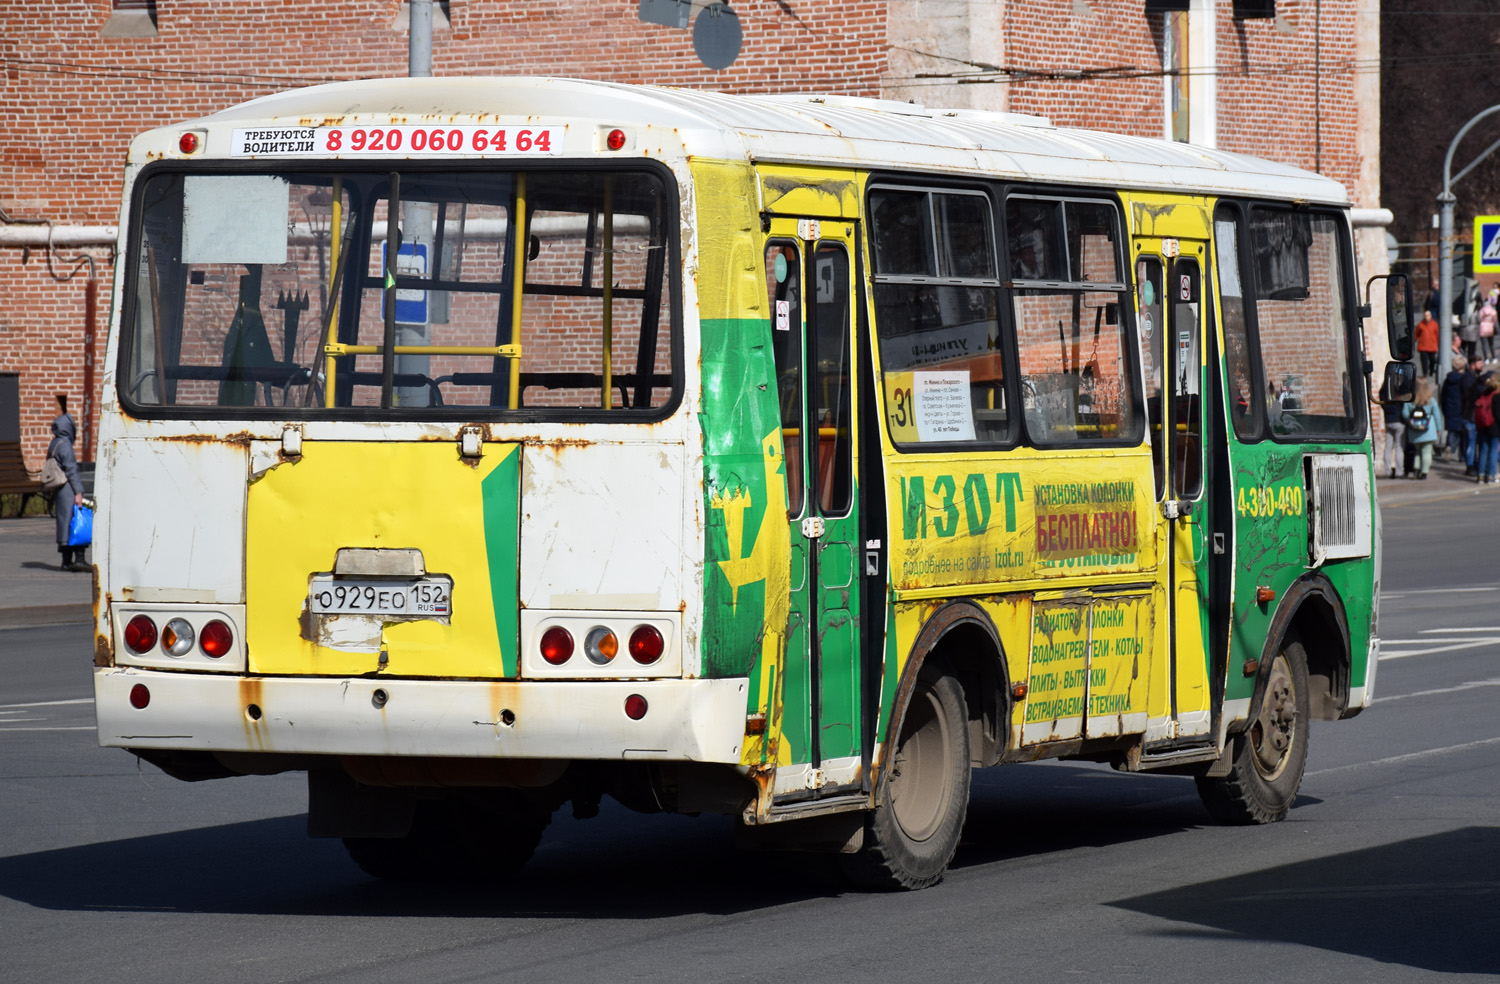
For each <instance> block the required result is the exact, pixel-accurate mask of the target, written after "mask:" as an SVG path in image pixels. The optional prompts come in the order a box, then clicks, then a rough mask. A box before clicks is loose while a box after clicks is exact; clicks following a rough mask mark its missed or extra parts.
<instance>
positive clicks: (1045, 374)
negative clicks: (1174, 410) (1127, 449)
mask: <svg viewBox="0 0 1500 984" xmlns="http://www.w3.org/2000/svg"><path fill="white" fill-rule="evenodd" d="M1005 214H1006V224H1007V236H1008V241H1009V242H1010V245H1011V249H1012V255H1011V257H1010V270H1011V275H1012V280H1011V284H1010V287H1011V305H1012V310H1013V311H1014V315H1015V325H1016V351H1017V353H1019V355H1020V362H1021V396H1022V404H1023V410H1024V412H1025V413H1024V416H1025V420H1026V432H1027V435H1028V436H1029V437H1030V439H1031V441H1032V443H1034V444H1042V445H1048V444H1086V443H1095V442H1101V441H1110V442H1130V441H1139V440H1140V424H1139V420H1140V415H1139V413H1138V412H1137V409H1136V404H1137V400H1138V399H1139V396H1138V392H1137V390H1136V388H1135V380H1134V373H1133V366H1132V363H1131V358H1132V356H1131V352H1130V346H1131V345H1132V344H1133V343H1132V342H1131V341H1130V326H1129V318H1127V317H1126V316H1125V310H1126V305H1127V304H1128V303H1129V300H1130V299H1129V287H1128V285H1127V284H1126V283H1125V273H1124V270H1123V268H1122V264H1121V262H1120V242H1121V239H1120V221H1119V213H1118V210H1117V208H1116V207H1115V205H1114V203H1113V202H1107V201H1074V200H1065V199H1059V198H1050V197H1041V196H1038V197H1030V196H1019V195H1017V196H1012V197H1011V198H1009V199H1007V200H1006V203H1005ZM1059 250H1064V251H1065V256H1066V263H1064V262H1062V261H1061V258H1060V257H1059ZM1044 259H1045V262H1044Z"/></svg>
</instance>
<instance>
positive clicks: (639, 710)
mask: <svg viewBox="0 0 1500 984" xmlns="http://www.w3.org/2000/svg"><path fill="white" fill-rule="evenodd" d="M625 716H626V717H628V718H630V720H632V721H639V720H640V719H641V718H643V717H645V716H646V698H644V697H642V696H641V695H640V694H631V695H630V696H629V697H626V698H625Z"/></svg>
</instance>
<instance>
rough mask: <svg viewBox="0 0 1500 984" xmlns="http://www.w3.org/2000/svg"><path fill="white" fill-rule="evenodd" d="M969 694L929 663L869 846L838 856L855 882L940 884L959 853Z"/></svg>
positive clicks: (868, 828)
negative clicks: (966, 704)
mask: <svg viewBox="0 0 1500 984" xmlns="http://www.w3.org/2000/svg"><path fill="white" fill-rule="evenodd" d="M964 708H965V703H964V692H963V688H962V687H961V686H960V685H959V683H958V681H957V680H956V679H955V678H954V677H953V675H952V674H951V673H949V672H947V670H946V668H945V667H944V666H942V664H941V663H939V662H937V661H931V662H928V663H927V664H925V665H924V666H923V667H922V669H921V671H920V673H919V675H918V677H917V682H916V686H915V687H914V688H913V691H912V695H911V702H910V704H909V705H908V706H907V709H906V716H905V718H904V720H903V721H902V723H901V733H900V736H899V737H898V739H897V741H896V742H895V746H894V754H893V757H892V759H891V764H890V768H889V772H888V773H887V775H886V779H885V782H884V783H883V784H882V786H881V790H880V794H879V802H878V804H877V805H876V808H875V810H874V811H873V812H872V813H871V814H870V816H869V818H868V819H867V820H866V821H865V844H864V848H863V849H862V850H861V851H859V852H858V853H855V854H845V855H840V858H841V860H842V863H843V865H844V869H845V872H846V874H847V875H848V876H849V878H850V879H851V880H852V881H853V882H854V883H855V884H857V885H860V886H862V887H864V888H874V889H883V890H891V889H918V888H927V887H928V886H930V885H936V884H937V883H938V882H939V881H941V880H942V878H943V873H944V872H945V871H947V870H948V864H949V863H950V862H951V861H952V860H953V855H954V853H955V852H957V850H958V841H959V836H960V835H961V834H962V833H963V825H964V817H965V816H966V815H967V814H968V810H969V732H968V722H967V719H966V714H965V710H964Z"/></svg>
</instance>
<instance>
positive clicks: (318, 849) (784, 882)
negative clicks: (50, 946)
mask: <svg viewBox="0 0 1500 984" xmlns="http://www.w3.org/2000/svg"><path fill="white" fill-rule="evenodd" d="M306 824H307V819H306V817H305V816H286V817H277V818H273V819H266V820H255V821H248V822H244V823H233V824H225V825H221V826H211V827H200V828H196V829H191V830H182V831H175V832H171V833H162V834H153V835H149V836H144V837H135V838H128V839H125V840H116V841H108V842H101V843H96V844H87V845H82V846H78V847H69V848H62V849H58V850H50V851H39V852H36V853H32V854H22V855H15V856H12V857H7V858H0V895H4V896H6V897H8V898H11V899H14V900H16V901H18V902H22V903H24V904H27V905H31V906H35V907H38V908H42V909H55V910H67V911H106V912H107V911H116V912H139V911H145V912H199V913H221V914H235V915H318V914H321V915H352V916H369V917H374V918H380V917H405V916H412V915H422V916H442V917H450V918H497V917H498V918H522V919H524V918H556V917H559V916H566V917H575V918H584V919H589V918H609V919H621V918H625V919H650V918H657V917H662V916H676V915H682V914H695V913H708V914H726V915H727V914H733V913H737V912H744V911H750V910H755V909H759V908H765V907H770V906H777V905H783V904H786V903H790V902H798V901H804V900H807V899H811V898H818V897H832V896H835V895H838V894H840V893H841V892H843V891H846V888H845V886H844V885H843V883H842V882H841V881H840V880H839V878H838V877H837V873H836V870H835V868H834V865H833V864H832V862H831V861H829V860H828V859H827V858H825V857H822V856H817V855H801V854H775V855H768V854H761V853H751V852H746V851H738V850H735V847H734V831H733V823H732V821H730V820H728V819H727V818H723V817H698V818H694V817H681V816H666V815H653V816H641V815H639V814H633V813H629V812H628V811H626V810H625V809H624V808H623V807H619V806H617V805H615V804H611V803H606V804H604V806H603V809H602V811H601V813H600V815H599V817H598V818H596V819H593V820H588V821H575V820H573V819H571V818H570V817H569V816H568V814H567V811H566V810H563V811H560V812H559V814H558V815H557V817H556V818H555V819H554V821H553V824H552V826H551V827H550V828H549V829H548V831H547V833H546V835H545V836H544V837H543V839H542V844H541V846H540V847H539V848H538V849H537V853H536V856H535V857H533V858H532V860H531V862H530V863H529V864H528V865H527V866H526V867H525V868H523V869H522V870H521V871H520V872H517V873H515V874H513V875H509V876H500V877H497V876H494V875H491V874H487V873H484V872H480V871H475V872H473V873H472V876H471V877H470V878H469V879H468V880H467V881H455V882H450V883H442V884H412V883H397V882H381V881H378V880H375V879H372V878H370V877H368V876H366V875H365V874H364V873H362V872H361V871H360V870H359V869H358V868H357V867H356V866H355V865H354V863H353V862H352V861H351V860H349V858H348V856H347V855H346V854H345V852H344V849H343V846H342V845H341V844H340V842H339V841H337V840H313V839H310V838H308V837H307V834H306Z"/></svg>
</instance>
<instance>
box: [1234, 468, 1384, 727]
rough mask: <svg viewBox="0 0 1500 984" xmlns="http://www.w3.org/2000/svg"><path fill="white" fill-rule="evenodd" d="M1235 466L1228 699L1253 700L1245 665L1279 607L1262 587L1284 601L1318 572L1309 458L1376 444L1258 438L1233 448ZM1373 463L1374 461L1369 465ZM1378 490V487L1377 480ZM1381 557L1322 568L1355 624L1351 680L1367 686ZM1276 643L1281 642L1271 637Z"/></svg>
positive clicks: (1256, 655) (1258, 654)
mask: <svg viewBox="0 0 1500 984" xmlns="http://www.w3.org/2000/svg"><path fill="white" fill-rule="evenodd" d="M1230 453H1231V455H1232V457H1233V461H1234V465H1233V474H1234V491H1233V495H1234V499H1233V508H1234V513H1235V542H1236V545H1237V549H1236V556H1235V571H1234V609H1233V611H1234V620H1233V624H1232V626H1231V629H1230V654H1229V668H1228V679H1227V681H1226V685H1225V693H1224V696H1225V698H1226V699H1227V700H1236V699H1243V698H1248V697H1250V696H1251V695H1252V693H1253V691H1254V689H1255V676H1254V675H1251V676H1248V677H1247V676H1246V675H1245V674H1244V670H1243V668H1244V664H1245V663H1246V662H1247V661H1249V660H1258V659H1261V658H1262V656H1264V655H1265V651H1266V645H1267V642H1268V636H1269V633H1270V631H1271V623H1272V620H1273V619H1274V618H1275V616H1276V613H1277V605H1275V604H1270V605H1262V604H1258V603H1257V602H1256V600H1255V592H1256V589H1257V588H1258V587H1270V588H1271V589H1272V590H1274V591H1275V592H1276V598H1277V599H1278V601H1279V600H1280V599H1283V598H1285V597H1286V593H1287V591H1288V590H1289V589H1290V588H1291V587H1292V585H1293V584H1294V583H1295V582H1296V581H1297V580H1298V579H1299V578H1301V577H1303V576H1304V575H1306V574H1308V573H1309V571H1310V570H1311V568H1310V566H1309V565H1310V564H1311V555H1310V552H1309V543H1310V541H1311V534H1310V532H1309V525H1308V522H1309V520H1308V516H1309V513H1310V510H1311V509H1312V502H1311V497H1310V495H1309V494H1308V492H1307V489H1306V481H1307V480H1306V471H1305V467H1304V464H1303V462H1304V459H1305V457H1306V456H1307V455H1310V454H1323V453H1328V454H1351V453H1353V454H1363V455H1364V456H1365V458H1366V461H1367V462H1368V460H1369V457H1370V444H1369V442H1368V441H1366V442H1365V443H1364V444H1361V445H1348V444H1329V445H1323V444H1305V445H1295V444H1277V443H1275V442H1273V441H1270V440H1265V441H1261V442H1258V443H1255V444H1238V443H1236V444H1235V445H1234V446H1233V447H1232V448H1231V451H1230ZM1366 467H1367V468H1368V467H1369V465H1368V464H1366ZM1371 488H1372V489H1373V488H1374V481H1373V478H1372V480H1371ZM1373 565H1374V559H1373V558H1372V557H1362V558H1357V559H1352V560H1335V561H1328V562H1326V563H1325V564H1324V565H1323V567H1322V568H1321V571H1322V573H1323V575H1324V576H1325V577H1327V578H1328V580H1329V583H1331V584H1332V585H1333V588H1334V590H1335V591H1337V592H1338V595H1339V597H1340V599H1341V600H1342V601H1343V604H1344V614H1345V616H1346V619H1347V622H1348V626H1349V634H1350V638H1349V648H1350V656H1351V666H1350V671H1351V672H1350V686H1351V687H1360V686H1363V685H1364V682H1365V679H1366V672H1367V665H1366V664H1367V663H1368V661H1369V641H1370V615H1371V605H1372V593H1373V581H1374V572H1373V570H1372V568H1373ZM1269 641H1270V642H1273V643H1274V642H1275V641H1276V640H1269Z"/></svg>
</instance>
